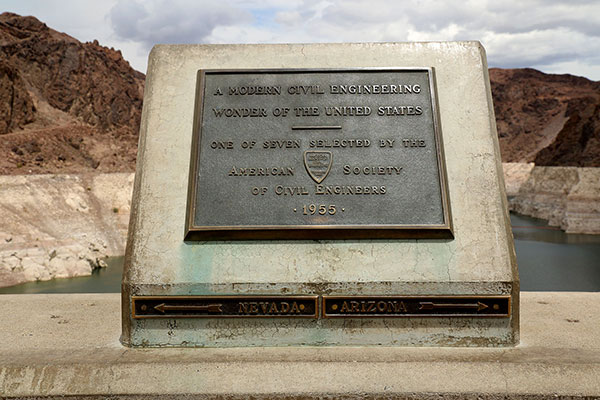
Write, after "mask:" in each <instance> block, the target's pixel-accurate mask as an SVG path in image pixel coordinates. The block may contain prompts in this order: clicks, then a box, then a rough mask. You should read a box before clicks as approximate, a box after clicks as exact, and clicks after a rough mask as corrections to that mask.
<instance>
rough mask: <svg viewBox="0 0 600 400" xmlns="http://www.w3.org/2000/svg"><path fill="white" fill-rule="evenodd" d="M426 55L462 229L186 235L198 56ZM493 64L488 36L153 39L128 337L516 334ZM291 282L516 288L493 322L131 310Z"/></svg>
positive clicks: (356, 287)
mask: <svg viewBox="0 0 600 400" xmlns="http://www.w3.org/2000/svg"><path fill="white" fill-rule="evenodd" d="M423 66H427V67H433V68H435V75H436V85H437V93H438V100H439V110H440V124H441V129H442V141H443V147H444V151H445V160H446V169H447V175H448V192H449V198H450V208H451V210H452V222H453V227H454V239H453V240H433V239H429V240H427V239H422V240H373V241H369V240H360V241H358V240H356V241H350V240H327V241H325V240H323V241H260V242H259V241H247V242H241V241H238V242H235V241H234V242H184V241H183V234H184V231H185V216H186V200H187V187H188V171H189V164H190V148H191V141H192V130H193V125H194V107H193V105H194V103H195V99H196V77H197V72H198V70H199V69H213V68H220V69H243V68H360V67H406V68H410V67H423ZM487 73H488V69H487V64H486V58H485V52H484V49H483V48H482V47H481V44H480V43H478V42H446V43H362V44H308V45H299V44H294V45H158V46H155V47H154V49H153V50H152V53H151V55H150V60H149V64H148V75H147V82H146V90H145V93H144V96H145V97H144V109H143V114H142V124H141V128H140V146H139V149H138V158H137V166H136V167H137V172H136V179H135V184H134V192H133V202H132V214H131V224H130V230H129V233H130V236H129V238H128V246H127V253H126V256H125V272H124V281H123V285H124V288H125V292H124V296H123V298H124V304H123V317H124V320H123V335H122V340H123V342H124V343H127V344H129V345H131V346H142V345H148V344H151V345H156V346H159V345H161V346H179V345H183V344H185V345H188V346H201V345H203V346H216V347H223V346H262V345H264V344H265V343H264V342H265V340H270V344H271V345H280V346H287V345H293V344H313V345H334V344H339V345H361V344H367V345H376V344H388V345H398V346H401V345H415V346H436V345H455V346H512V345H514V344H515V343H516V342H518V293H519V292H518V290H519V289H518V288H519V286H518V276H517V271H516V258H515V253H514V245H513V240H512V234H511V230H510V220H509V217H508V211H507V204H506V196H505V193H504V182H503V176H502V165H501V162H500V151H499V147H498V139H497V135H496V126H495V119H494V115H493V107H492V99H491V93H490V86H489V78H488V75H487ZM307 101H308V99H307ZM465 143H468V146H466V145H465ZM286 293H287V294H357V295H359V294H370V295H389V294H398V293H402V294H407V295H408V294H412V295H424V294H427V295H435V294H440V295H449V294H460V295H511V296H512V298H513V301H512V303H511V304H512V306H513V309H512V314H511V318H499V319H496V320H493V321H491V320H485V319H479V320H477V321H471V320H467V321H465V320H452V321H449V320H448V319H442V318H428V319H422V320H420V321H408V320H406V319H402V318H397V319H394V320H393V321H392V320H390V321H387V322H385V323H384V322H382V321H381V320H379V321H374V320H373V319H368V318H367V319H363V320H360V321H359V320H356V319H355V320H351V321H344V322H340V321H333V320H318V321H316V320H303V321H298V322H296V321H294V323H293V324H291V323H285V324H282V323H279V322H275V321H265V320H262V321H258V320H256V321H253V322H248V321H245V320H239V319H228V320H221V321H217V322H215V321H209V320H202V319H188V320H187V321H182V322H181V323H178V325H177V327H175V328H173V329H169V328H168V327H167V326H166V325H165V323H164V321H159V320H143V321H142V320H131V319H130V318H129V315H130V310H131V307H130V302H129V299H130V296H131V295H190V294H194V295H219V294H266V295H270V294H286ZM365 331H367V332H369V334H368V335H363V334H362V332H365ZM271 337H273V338H274V340H273V339H267V338H271Z"/></svg>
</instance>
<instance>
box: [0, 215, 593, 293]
mask: <svg viewBox="0 0 600 400" xmlns="http://www.w3.org/2000/svg"><path fill="white" fill-rule="evenodd" d="M511 220H512V225H513V235H514V237H515V248H516V251H517V262H518V264H519V275H520V278H521V290H529V291H585V292H598V291H600V235H572V234H566V233H564V232H562V231H560V230H557V229H553V228H551V227H548V226H547V224H546V223H545V222H544V221H542V220H538V219H535V218H529V217H523V216H519V215H511ZM107 262H108V264H109V265H108V267H107V268H103V269H100V270H96V271H94V273H93V274H92V276H88V277H81V278H70V279H54V280H51V281H46V282H30V283H25V284H22V285H17V286H12V287H8V288H0V294H3V293H4V294H8V293H119V292H120V291H121V274H122V271H123V257H114V258H109V259H108V260H107Z"/></svg>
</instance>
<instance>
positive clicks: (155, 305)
mask: <svg viewBox="0 0 600 400" xmlns="http://www.w3.org/2000/svg"><path fill="white" fill-rule="evenodd" d="M317 301H318V296H316V295H315V296H311V295H308V296H306V295H305V296H238V295H232V296H132V297H131V315H132V317H133V318H136V319H141V318H235V317H237V318H255V317H267V318H318V307H317Z"/></svg>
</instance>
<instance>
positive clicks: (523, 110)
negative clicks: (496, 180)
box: [490, 68, 600, 167]
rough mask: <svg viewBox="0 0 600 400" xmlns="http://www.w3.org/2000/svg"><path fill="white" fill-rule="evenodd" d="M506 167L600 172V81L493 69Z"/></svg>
mask: <svg viewBox="0 0 600 400" xmlns="http://www.w3.org/2000/svg"><path fill="white" fill-rule="evenodd" d="M490 81H491V85H492V94H493V98H494V111H495V113H496V123H497V126H498V137H499V140H500V149H501V151H502V159H503V161H504V162H535V163H536V165H542V166H579V167H600V82H592V81H590V80H588V79H586V78H582V77H577V76H573V75H551V74H545V73H543V72H540V71H536V70H534V69H530V68H525V69H498V68H491V69H490Z"/></svg>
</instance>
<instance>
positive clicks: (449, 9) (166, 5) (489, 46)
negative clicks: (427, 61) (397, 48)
mask: <svg viewBox="0 0 600 400" xmlns="http://www.w3.org/2000/svg"><path fill="white" fill-rule="evenodd" d="M3 6H4V8H5V9H8V10H11V11H15V12H18V13H21V14H31V15H35V16H37V17H38V18H40V19H41V20H42V21H44V22H46V23H48V25H49V26H51V27H53V28H55V29H58V30H61V31H64V32H67V33H68V34H70V35H72V36H75V37H76V38H78V39H82V40H92V39H98V40H99V41H100V42H101V43H102V44H104V45H108V46H113V47H115V48H119V49H122V50H123V54H124V56H125V57H126V58H127V59H129V60H130V61H132V65H134V67H136V68H137V69H140V70H142V71H143V70H145V63H146V59H147V55H148V51H149V50H150V48H151V47H152V46H153V45H154V44H156V43H282V42H285V43H299V42H303V43H310V42H383V41H431V40H433V41H438V40H442V41H443V40H480V41H481V42H482V43H483V45H484V46H485V47H486V50H487V55H488V61H489V65H491V66H497V67H506V68H510V67H533V68H538V69H541V70H543V71H548V72H557V73H558V72H562V73H565V72H568V73H572V74H576V75H585V76H587V77H589V78H591V79H594V80H600V1H598V0H504V1H498V0H462V1H452V0H402V1H389V0H286V1H280V0H262V1H259V0H196V1H194V0H173V1H167V0H107V1H102V2H93V3H89V2H81V1H80V0H60V1H59V0H44V1H41V0H5V1H4V2H3Z"/></svg>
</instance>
